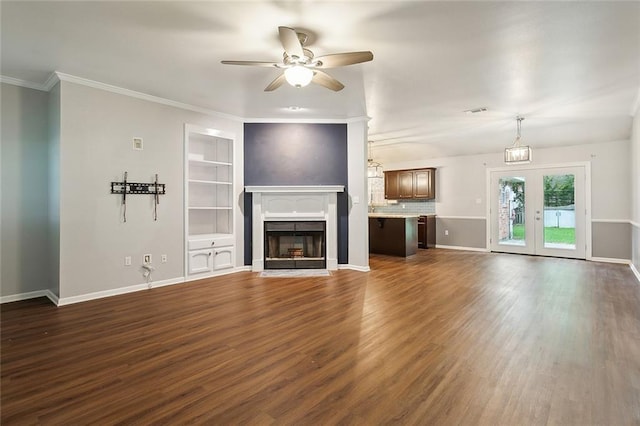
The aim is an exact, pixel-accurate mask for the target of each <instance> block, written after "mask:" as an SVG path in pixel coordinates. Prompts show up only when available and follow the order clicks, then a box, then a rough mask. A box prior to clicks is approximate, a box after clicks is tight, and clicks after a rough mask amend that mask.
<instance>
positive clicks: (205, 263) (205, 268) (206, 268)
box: [189, 249, 213, 274]
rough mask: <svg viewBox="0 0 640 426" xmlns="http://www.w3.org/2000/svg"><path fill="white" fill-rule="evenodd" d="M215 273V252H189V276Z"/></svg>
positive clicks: (208, 250)
mask: <svg viewBox="0 0 640 426" xmlns="http://www.w3.org/2000/svg"><path fill="white" fill-rule="evenodd" d="M211 271H213V250H211V249H207V250H194V251H190V252H189V274H201V273H206V272H211Z"/></svg>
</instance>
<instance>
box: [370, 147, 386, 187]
mask: <svg viewBox="0 0 640 426" xmlns="http://www.w3.org/2000/svg"><path fill="white" fill-rule="evenodd" d="M372 143H373V142H371V141H369V155H368V159H367V177H368V178H370V179H371V178H377V179H382V177H383V174H382V164H380V163H378V162H377V161H373V156H372V155H371V144H372Z"/></svg>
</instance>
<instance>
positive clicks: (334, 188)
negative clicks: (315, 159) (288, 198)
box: [244, 185, 344, 194]
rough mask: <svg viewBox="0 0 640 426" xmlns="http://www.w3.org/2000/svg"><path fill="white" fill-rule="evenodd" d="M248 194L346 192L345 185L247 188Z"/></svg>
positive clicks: (245, 188)
mask: <svg viewBox="0 0 640 426" xmlns="http://www.w3.org/2000/svg"><path fill="white" fill-rule="evenodd" d="M244 190H245V191H246V192H259V193H263V194H265V193H269V194H272V193H278V194H287V193H296V194H310V193H323V192H344V185H268V186H245V187H244Z"/></svg>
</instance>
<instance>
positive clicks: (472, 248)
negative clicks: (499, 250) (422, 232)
mask: <svg viewBox="0 0 640 426" xmlns="http://www.w3.org/2000/svg"><path fill="white" fill-rule="evenodd" d="M436 248H440V249H447V250H465V251H480V252H483V253H488V252H489V251H490V250H489V249H486V248H482V247H461V246H443V245H440V244H436Z"/></svg>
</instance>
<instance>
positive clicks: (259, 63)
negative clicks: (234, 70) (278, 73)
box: [220, 61, 280, 68]
mask: <svg viewBox="0 0 640 426" xmlns="http://www.w3.org/2000/svg"><path fill="white" fill-rule="evenodd" d="M220 62H222V63H223V64H225V65H249V66H252V67H269V68H272V67H276V68H277V67H278V65H280V64H279V63H277V62H262V61H220Z"/></svg>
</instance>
